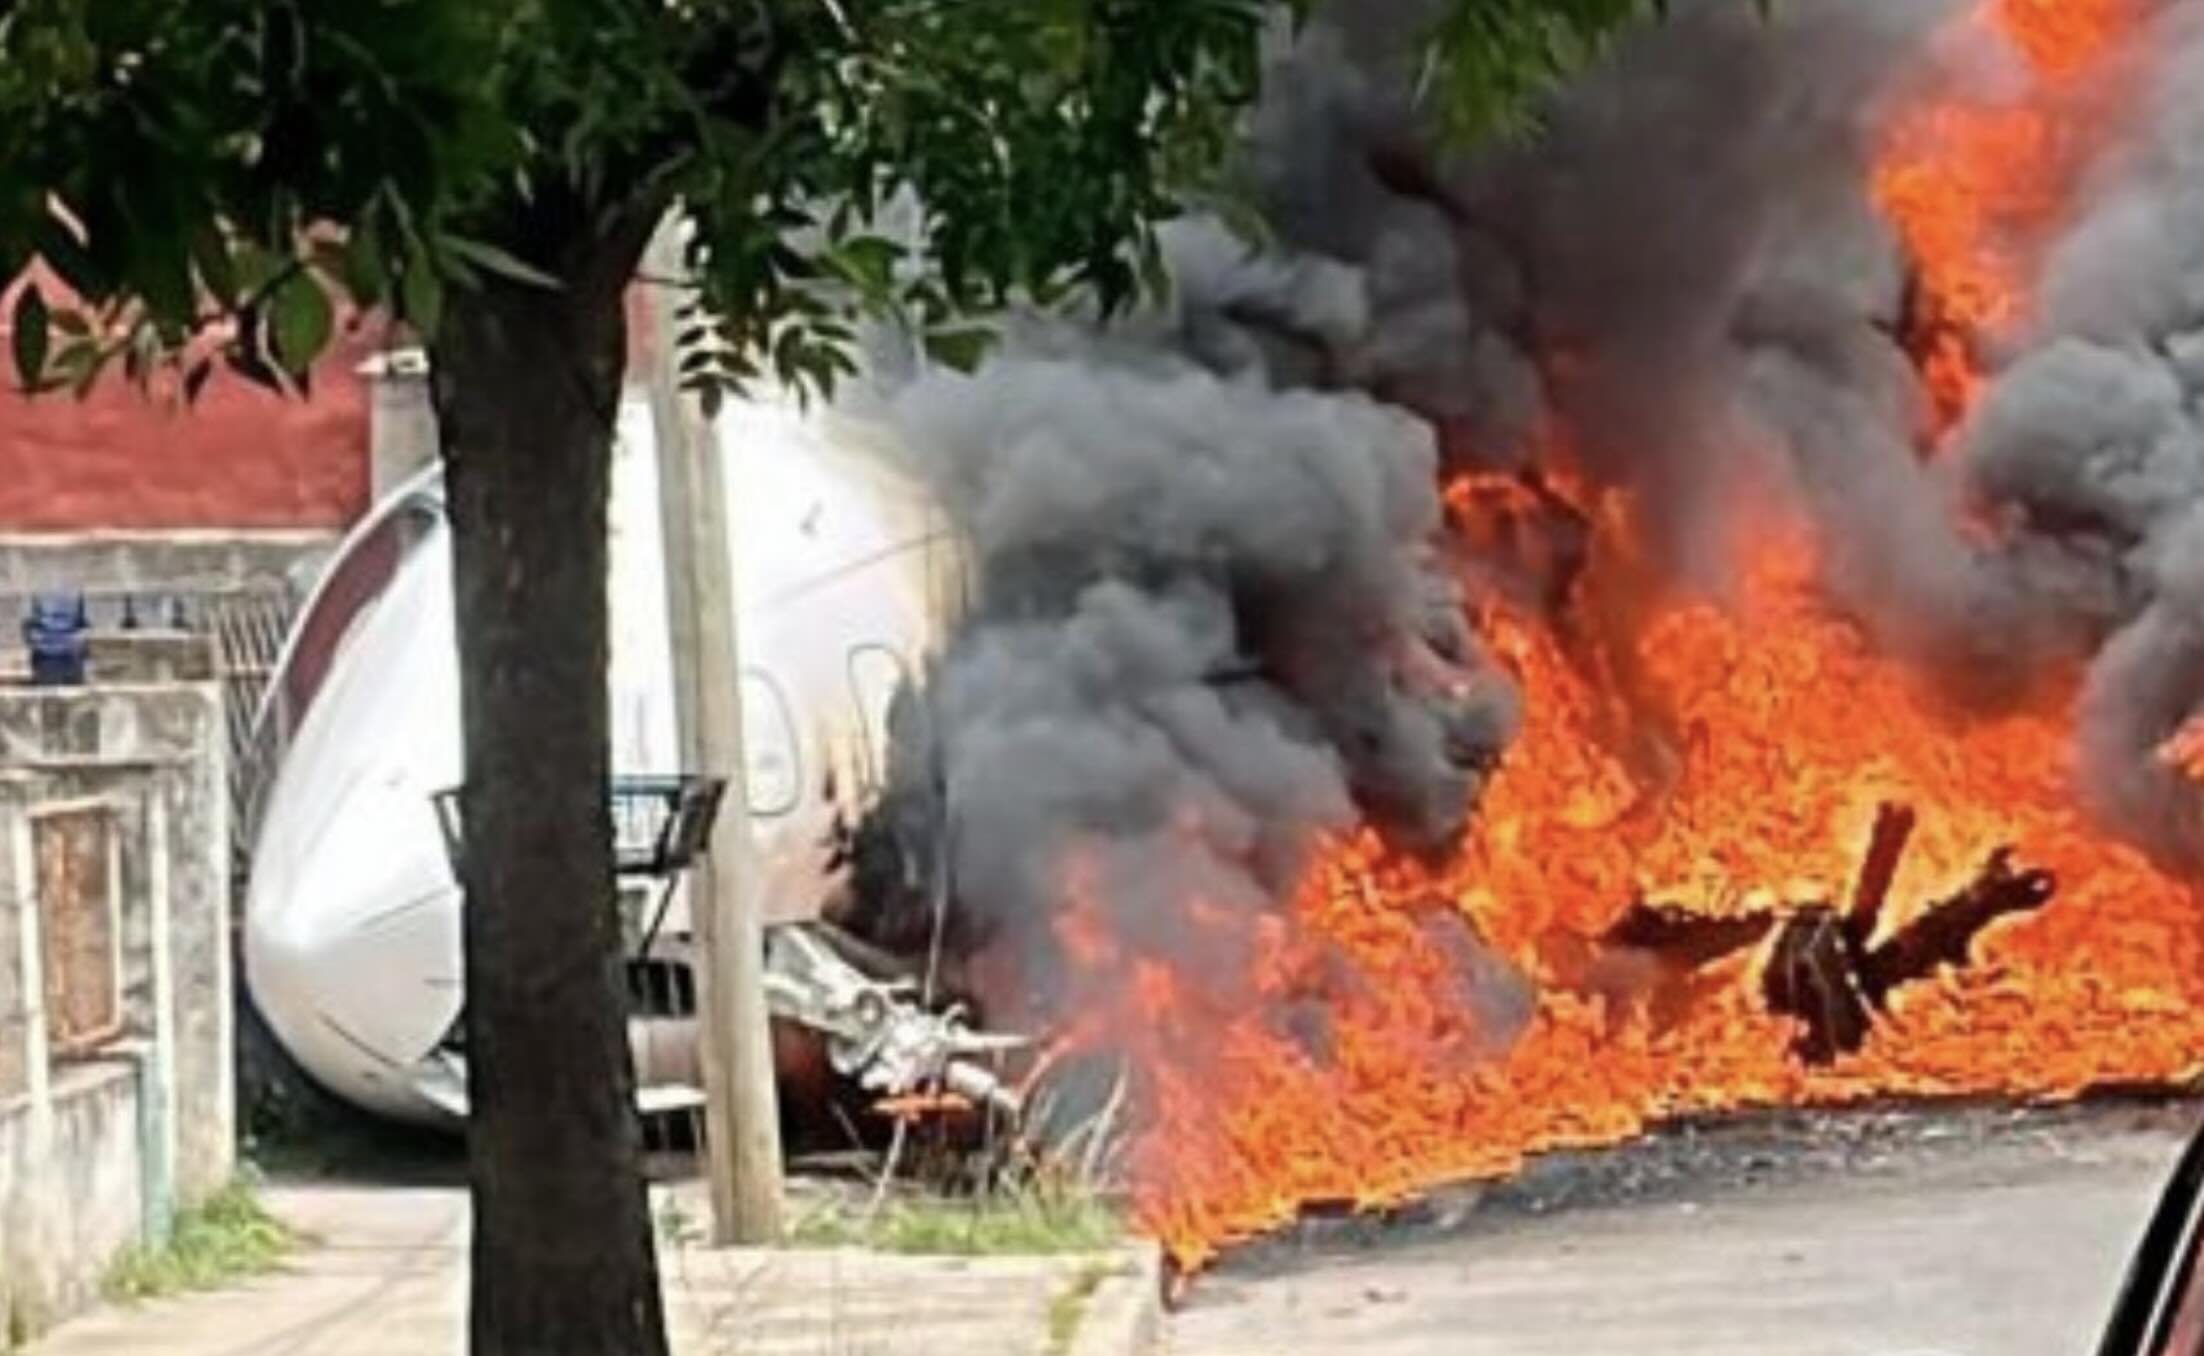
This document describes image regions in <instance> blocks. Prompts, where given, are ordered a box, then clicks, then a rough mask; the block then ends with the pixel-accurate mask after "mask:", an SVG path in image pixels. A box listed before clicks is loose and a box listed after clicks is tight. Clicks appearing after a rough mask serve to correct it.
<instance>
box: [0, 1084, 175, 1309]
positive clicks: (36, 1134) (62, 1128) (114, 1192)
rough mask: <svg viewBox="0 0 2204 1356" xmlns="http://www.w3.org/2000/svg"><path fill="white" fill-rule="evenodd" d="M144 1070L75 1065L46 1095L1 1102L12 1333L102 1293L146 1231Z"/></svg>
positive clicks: (4, 1252)
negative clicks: (111, 1271) (115, 1266)
mask: <svg viewBox="0 0 2204 1356" xmlns="http://www.w3.org/2000/svg"><path fill="white" fill-rule="evenodd" d="M142 1067H143V1066H142V1064H141V1062H140V1061H138V1060H135V1059H106V1060H97V1061H92V1062H88V1063H84V1064H77V1065H72V1066H69V1067H67V1068H64V1069H61V1070H59V1071H57V1074H56V1076H55V1079H54V1081H53V1084H52V1087H51V1091H50V1095H49V1096H48V1097H46V1098H44V1099H39V1100H34V1099H32V1098H29V1097H23V1098H17V1099H15V1100H14V1101H12V1102H10V1103H8V1104H6V1105H5V1106H0V1230H5V1236H4V1238H0V1310H4V1311H5V1315H6V1323H7V1331H8V1333H9V1334H11V1335H12V1336H14V1337H18V1338H20V1337H28V1336H30V1335H33V1334H35V1333H37V1332H40V1331H42V1330H44V1329H45V1328H47V1327H50V1326H51V1325H53V1324H54V1323H57V1322H59V1321H60V1320H61V1319H63V1318H66V1317H68V1316H69V1315H70V1314H73V1313H76V1312H78V1311H80V1310H82V1309H84V1308H86V1307H88V1306H89V1305H91V1304H92V1303H93V1302H95V1301H96V1300H98V1298H99V1285H100V1281H101V1279H102V1277H104V1276H105V1274H106V1272H107V1269H108V1267H109V1266H110V1265H111V1264H112V1263H113V1261H114V1259H115V1258H116V1257H117V1256H118V1255H119V1254H120V1253H121V1252H122V1251H123V1250H124V1249H126V1248H128V1247H130V1246H131V1245H133V1244H135V1243H137V1242H139V1241H140V1240H142V1239H143V1238H144V1237H145V1232H146V1211H145V1177H144V1173H143V1171H142V1168H141V1163H140V1150H139V1138H140V1133H139V1132H140V1125H141V1121H140V1116H141V1107H140V1103H139V1098H140V1095H141V1076H140V1075H141V1069H142Z"/></svg>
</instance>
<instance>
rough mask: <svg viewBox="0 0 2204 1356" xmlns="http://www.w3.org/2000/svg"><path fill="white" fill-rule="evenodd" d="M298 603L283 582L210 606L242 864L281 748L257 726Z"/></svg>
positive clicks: (234, 839) (233, 828)
mask: <svg viewBox="0 0 2204 1356" xmlns="http://www.w3.org/2000/svg"><path fill="white" fill-rule="evenodd" d="M296 607H297V603H296V600H295V598H294V597H293V596H292V594H291V592H290V590H289V589H286V588H282V587H279V586H268V587H262V588H257V589H252V590H249V591H240V592H235V593H229V594H224V595H221V596H219V597H217V598H214V599H212V600H211V601H210V602H209V603H208V605H207V619H208V629H209V630H210V631H211V632H212V634H213V637H214V648H215V674H216V677H217V678H218V679H219V680H220V682H221V684H222V711H223V718H224V722H225V724H226V725H227V733H228V738H229V750H230V759H229V766H230V785H229V792H230V846H231V850H232V852H233V854H234V855H235V856H236V859H237V860H238V861H239V862H240V863H242V862H244V861H245V860H246V859H247V858H248V856H249V855H250V853H251V851H252V844H253V837H254V835H255V834H256V833H257V832H258V831H259V825H260V812H261V809H262V802H263V800H264V799H265V797H266V795H267V790H268V784H269V782H270V781H271V780H273V778H274V776H275V770H276V763H277V761H278V760H279V759H280V758H281V756H282V752H283V750H282V749H281V748H279V747H277V746H276V742H275V741H274V740H272V739H269V738H266V737H264V732H262V731H260V730H258V729H256V728H255V724H256V721H257V719H258V715H259V711H260V704H261V698H262V696H263V694H265V693H266V692H267V690H268V683H269V681H270V679H272V678H273V676H274V674H275V668H276V661H277V660H278V659H280V658H281V657H282V654H283V642H284V638H285V637H286V636H287V635H288V634H289V633H290V629H291V619H292V614H293V612H294V611H295V610H296Z"/></svg>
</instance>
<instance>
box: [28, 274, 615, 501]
mask: <svg viewBox="0 0 2204 1356" xmlns="http://www.w3.org/2000/svg"><path fill="white" fill-rule="evenodd" d="M12 298H13V290H12V289H0V377H5V378H6V379H4V380H0V532H57V531H86V530H96V529H101V528H110V529H138V530H161V529H190V528H210V529H220V528H342V527H345V526H347V525H349V524H350V523H351V522H352V521H353V520H354V519H355V518H357V517H358V516H359V515H360V514H361V513H362V512H363V511H365V510H366V508H367V507H368V497H369V487H370V483H371V471H370V463H369V457H368V446H369V413H368V411H369V392H368V388H367V385H366V383H365V381H364V380H363V379H362V378H361V377H360V376H358V375H357V371H356V369H357V368H358V367H359V365H360V364H361V363H362V362H364V361H365V360H366V359H367V358H368V357H369V356H371V355H372V354H373V353H374V352H375V351H376V348H377V342H376V334H375V331H376V330H377V329H378V328H379V327H377V326H374V325H369V326H366V327H363V329H362V331H361V332H360V333H358V334H356V335H353V336H350V337H347V338H346V339H344V340H342V341H341V342H339V343H338V344H336V345H335V346H334V348H333V350H332V352H331V353H330V354H329V356H328V357H327V358H326V359H325V360H324V361H323V362H322V364H321V365H320V366H319V367H318V368H317V369H316V370H315V373H314V382H313V390H314V394H313V398H312V399H311V400H306V401H298V400H285V399H283V398H281V397H278V396H275V395H272V394H270V393H269V392H267V391H264V390H262V389H260V388H259V387H257V386H254V385H252V384H251V383H250V382H247V381H244V380H243V379H241V378H238V377H235V376H230V375H227V374H222V373H218V374H217V375H216V376H215V377H214V378H213V379H212V380H211V381H209V382H208V383H207V387H206V389H205V390H204V391H202V392H201V393H200V397H199V401H198V403H197V404H196V405H195V406H192V407H191V408H188V409H187V408H183V407H181V406H176V405H172V404H170V403H166V402H164V401H163V400H161V399H159V398H155V399H150V400H149V399H148V398H146V397H145V396H143V395H141V394H139V392H138V391H137V390H136V389H135V388H134V387H132V386H131V385H130V383H129V382H127V381H125V380H123V379H122V377H121V374H120V372H119V371H113V372H110V373H109V375H108V376H107V377H105V378H103V379H102V381H101V383H100V385H99V386H98V387H97V388H96V389H95V390H94V391H93V392H92V394H91V395H90V396H89V397H87V398H86V399H84V400H81V401H80V400H78V399H76V398H75V397H74V396H71V395H69V394H67V393H66V392H64V393H59V394H52V395H44V396H39V397H38V398H36V399H31V398H28V397H26V396H24V395H23V394H22V393H21V392H20V391H19V390H17V389H16V386H15V383H14V381H13V380H12V377H13V373H14V367H13V364H12V362H10V361H8V360H7V359H6V357H5V354H6V352H7V342H8V334H9V326H8V323H7V317H8V316H9V315H10V314H11V313H12ZM654 300H655V298H653V297H651V296H650V295H649V292H648V290H647V289H644V288H640V287H638V288H633V289H630V292H629V296H628V317H629V322H630V324H629V340H630V348H629V366H630V371H631V373H632V374H634V375H636V376H641V375H642V374H643V372H644V365H645V364H646V363H647V361H648V356H649V347H650V345H649V336H650V311H649V309H648V308H649V306H650V305H651V304H652V302H653V301H654Z"/></svg>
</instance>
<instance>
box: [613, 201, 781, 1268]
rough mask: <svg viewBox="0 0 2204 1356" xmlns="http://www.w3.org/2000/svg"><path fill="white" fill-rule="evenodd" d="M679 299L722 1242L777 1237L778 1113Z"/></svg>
mask: <svg viewBox="0 0 2204 1356" xmlns="http://www.w3.org/2000/svg"><path fill="white" fill-rule="evenodd" d="M680 229H681V228H680V217H679V216H678V214H676V215H671V216H668V217H667V219H666V221H665V223H664V224H663V225H661V226H660V227H659V231H658V235H657V238H656V239H654V240H653V241H652V242H651V248H650V252H649V254H648V256H647V257H646V260H645V265H644V267H645V272H646V276H648V277H651V278H654V279H667V278H675V277H679V276H681V274H682V272H683V267H682V263H681V247H680ZM681 302H682V298H681V296H680V295H678V294H677V293H676V292H675V291H674V290H673V289H672V288H670V287H667V286H663V285H660V286H654V287H653V288H652V291H651V305H650V316H651V325H650V330H651V334H650V338H651V352H650V370H651V423H652V426H653V428H654V429H655V431H656V433H657V437H656V443H657V451H658V505H659V518H660V522H661V525H662V527H663V529H664V538H665V562H666V617H667V622H668V625H669V629H670V630H671V632H672V637H673V679H674V707H675V712H676V716H675V719H676V722H677V724H678V727H679V729H680V731H681V756H682V761H683V765H684V770H685V771H691V772H697V773H702V774H704V775H707V776H715V777H725V778H727V780H728V787H727V797H726V800H725V802H724V804H723V805H722V807H721V809H720V817H719V826H718V829H717V831H716V832H715V833H714V835H713V839H712V842H713V849H712V851H711V852H709V853H707V854H705V855H704V857H702V858H701V859H700V860H699V861H698V863H697V865H696V867H695V869H693V870H692V871H691V872H690V873H689V879H688V891H689V919H690V926H691V928H692V929H693V931H694V933H695V936H696V947H697V981H698V983H697V1007H698V1015H699V1018H700V1021H699V1032H698V1035H699V1041H698V1043H699V1045H700V1046H701V1047H702V1053H703V1064H704V1097H705V1113H704V1116H705V1120H704V1135H705V1141H706V1144H707V1147H708V1155H709V1157H708V1162H707V1171H708V1172H709V1174H710V1177H711V1188H712V1241H713V1242H714V1243H716V1244H718V1245H719V1246H721V1247H727V1246H732V1245H738V1244H752V1245H754V1244H762V1243H774V1242H778V1241H779V1239H780V1236H781V1194H782V1192H781V1130H780V1105H779V1100H778V1098H777V1096H776V1090H775V1088H774V1084H773V1040H772V1031H771V1027H770V1024H769V1018H768V1015H767V1011H766V1005H765V982H764V981H765V941H764V934H763V931H762V929H761V927H760V925H759V921H758V919H759V913H758V908H757V898H756V895H755V893H754V891H755V885H754V882H755V880H756V873H755V871H754V870H753V869H752V865H753V864H752V861H751V852H750V846H751V840H750V805H749V797H748V795H747V794H746V788H745V785H744V771H745V769H746V768H747V767H748V765H749V764H748V760H747V758H746V757H745V756H744V753H743V747H742V682H741V673H742V666H741V659H740V650H739V648H738V637H737V636H736V634H735V597H736V594H735V579H734V556H733V553H732V551H731V550H730V549H729V548H730V546H731V544H732V535H731V532H730V530H729V524H728V522H727V492H726V480H725V477H724V475H723V473H722V470H721V466H720V455H719V440H718V438H717V436H716V435H715V433H714V432H713V430H712V428H711V427H710V425H709V424H708V423H707V422H706V421H705V419H704V417H703V415H702V412H701V411H700V410H699V409H698V408H697V405H696V402H695V401H694V400H693V399H691V398H689V397H687V396H685V395H683V394H682V392H681V389H680V380H679V366H680V353H679V352H678V342H677V341H678V325H677V324H676V321H675V317H674V312H675V310H676V308H677V307H678V306H679V305H680V304H681Z"/></svg>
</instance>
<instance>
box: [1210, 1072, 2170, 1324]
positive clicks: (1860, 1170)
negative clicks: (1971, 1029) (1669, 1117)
mask: <svg viewBox="0 0 2204 1356" xmlns="http://www.w3.org/2000/svg"><path fill="white" fill-rule="evenodd" d="M2175 1110H2177V1111H2178V1114H2157V1115H2152V1116H2146V1117H2142V1118H2137V1117H2133V1116H2129V1117H2124V1118H2123V1117H2111V1118H2106V1117H2091V1116H2081V1117H2067V1118H2058V1119H2052V1120H2048V1121H2044V1122H2035V1123H2029V1122H2019V1123H2015V1124H2013V1125H2011V1126H2008V1127H2006V1128H2002V1129H2000V1130H1999V1131H1998V1132H1997V1133H1995V1134H1990V1135H1983V1134H1981V1133H1979V1130H1978V1127H1975V1128H1970V1127H1967V1126H1962V1127H1961V1128H1960V1129H1958V1130H1956V1131H1954V1132H1953V1133H1951V1134H1948V1135H1940V1136H1938V1135H1932V1136H1930V1137H1929V1138H1927V1139H1924V1140H1921V1141H1920V1142H1917V1143H1915V1142H1908V1143H1900V1144H1895V1145H1886V1146H1884V1147H1883V1148H1881V1149H1878V1150H1873V1151H1858V1152H1848V1153H1847V1154H1845V1155H1843V1156H1842V1157H1843V1160H1844V1161H1843V1162H1841V1163H1839V1164H1837V1165H1836V1166H1834V1167H1826V1165H1825V1169H1826V1170H1815V1171H1809V1172H1802V1173H1790V1174H1787V1173H1786V1172H1785V1171H1784V1170H1783V1164H1782V1162H1781V1156H1780V1155H1777V1156H1774V1157H1771V1156H1769V1155H1768V1154H1767V1153H1766V1152H1765V1150H1764V1148H1763V1149H1761V1150H1759V1151H1756V1152H1758V1154H1759V1157H1758V1158H1756V1159H1755V1162H1757V1163H1758V1164H1759V1165H1760V1170H1758V1171H1755V1172H1752V1173H1747V1174H1744V1177H1745V1178H1746V1179H1753V1178H1757V1179H1758V1180H1740V1178H1739V1175H1738V1174H1737V1173H1735V1172H1723V1171H1703V1170H1700V1169H1695V1170H1694V1171H1695V1172H1698V1173H1699V1178H1698V1179H1694V1178H1693V1177H1692V1176H1691V1175H1689V1174H1686V1175H1684V1176H1683V1177H1682V1178H1678V1177H1676V1176H1674V1175H1671V1176H1670V1177H1669V1178H1668V1179H1667V1180H1664V1181H1663V1182H1661V1183H1660V1184H1659V1185H1658V1187H1657V1188H1656V1189H1650V1190H1644V1191H1638V1192H1636V1193H1635V1195H1636V1198H1635V1199H1623V1200H1615V1199H1606V1200H1595V1201H1593V1202H1592V1203H1590V1204H1584V1203H1580V1202H1577V1203H1566V1204H1563V1205H1561V1206H1559V1207H1556V1206H1555V1205H1554V1204H1553V1203H1552V1202H1551V1201H1549V1200H1546V1199H1544V1198H1542V1197H1541V1196H1540V1195H1539V1194H1538V1193H1531V1194H1530V1198H1529V1199H1528V1200H1527V1201H1525V1200H1516V1201H1512V1202H1511V1201H1506V1200H1501V1199H1496V1198H1495V1197H1493V1196H1490V1195H1488V1196H1487V1197H1486V1198H1485V1199H1484V1201H1483V1203H1482V1204H1480V1205H1479V1206H1478V1207H1477V1208H1476V1209H1474V1210H1472V1211H1471V1212H1470V1213H1469V1214H1468V1216H1467V1218H1466V1220H1463V1221H1461V1222H1460V1223H1458V1224H1456V1225H1455V1226H1454V1227H1453V1228H1452V1229H1451V1230H1450V1231H1447V1232H1444V1233H1441V1232H1440V1231H1439V1230H1438V1229H1436V1228H1435V1227H1433V1226H1431V1225H1429V1224H1424V1225H1421V1226H1410V1227H1406V1228H1402V1229H1399V1230H1395V1231H1392V1232H1389V1233H1384V1234H1381V1235H1379V1236H1378V1237H1376V1238H1375V1239H1372V1238H1368V1237H1365V1238H1362V1239H1360V1240H1358V1241H1343V1240H1342V1239H1341V1238H1339V1237H1337V1236H1336V1234H1335V1235H1334V1236H1331V1237H1329V1238H1326V1239H1320V1240H1314V1241H1311V1240H1307V1239H1304V1240H1303V1241H1301V1242H1300V1243H1288V1244H1273V1245H1270V1246H1268V1247H1265V1248H1262V1249H1258V1250H1257V1251H1256V1252H1255V1253H1253V1254H1251V1255H1249V1256H1247V1257H1244V1258H1242V1259H1240V1260H1238V1261H1236V1262H1230V1263H1227V1264H1226V1265H1225V1266H1224V1267H1223V1268H1221V1269H1220V1270H1219V1271H1217V1272H1215V1273H1212V1274H1211V1275H1209V1276H1206V1277H1204V1278H1202V1279H1201V1280H1199V1281H1197V1283H1196V1284H1195V1285H1194V1287H1193V1288H1192V1290H1191V1291H1190V1293H1189V1295H1188V1298H1187V1300H1186V1303H1185V1306H1184V1308H1183V1309H1182V1310H1181V1312H1179V1313H1178V1314H1176V1315H1175V1316H1174V1317H1173V1318H1172V1319H1171V1321H1170V1324H1169V1336H1168V1348H1167V1349H1168V1351H1169V1352H1170V1353H1171V1356H1300V1354H1301V1353H1307V1356H1350V1354H1351V1356H1424V1353H1446V1354H1447V1356H1457V1354H1459V1356H1687V1354H1688V1356H1775V1354H1777V1353H1781V1354H1782V1356H1928V1354H1929V1353H1937V1354H1939V1356H2086V1354H2087V1353H2091V1352H2093V1351H2094V1349H2095V1344H2096V1337H2097V1334H2098V1332H2099V1330H2100V1328H2101V1326H2102V1324H2103V1323H2104V1321H2105V1318H2106V1316H2107V1315H2108V1313H2109V1311H2110V1309H2111V1305H2112V1300H2113V1295H2114V1291H2115V1290H2116V1288H2117V1287H2118V1284H2119V1281H2120V1277H2121V1276H2122V1274H2123V1273H2124V1271H2125V1269H2126V1265H2127V1258H2128V1254H2129V1252H2130V1250H2131V1248H2132V1247H2133V1245H2134V1242H2135V1240H2136V1238H2137V1237H2138V1235H2139V1234H2140V1232H2141V1228H2142V1222H2143V1219H2144V1217H2145V1216H2146V1214H2147V1213H2148V1211H2149V1209H2150V1207H2151V1205H2152V1203H2153V1202H2154V1201H2155V1200H2156V1198H2157V1195H2158V1191H2159V1187H2160V1185H2161V1183H2162V1181H2163V1179H2164V1177H2165V1174H2166V1173H2167V1172H2168V1170H2169V1169H2170V1168H2171V1166H2172V1163H2173V1160H2174V1159H2175V1158H2176V1157H2177V1156H2178V1154H2179V1152H2180V1146H2181V1130H2182V1129H2183V1128H2184V1126H2185V1125H2186V1123H2187V1122H2189V1121H2190V1120H2193V1119H2194V1116H2195V1114H2196V1113H2194V1112H2193V1111H2188V1110H2182V1109H2175ZM2108 1119H2109V1121H2110V1123H2107V1121H2108ZM1807 1133H1809V1134H1811V1133H1814V1132H1811V1131H1809V1132H1807ZM1799 1152H1800V1154H1801V1155H1802V1156H1807V1157H1811V1156H1812V1155H1813V1154H1814V1152H1815V1150H1814V1148H1813V1147H1812V1146H1802V1147H1801V1149H1800V1151H1799ZM1579 1194H1580V1195H1581V1194H1582V1193H1579ZM1606 1194H1607V1195H1609V1196H1610V1197H1612V1196H1617V1195H1619V1196H1624V1197H1628V1196H1631V1195H1632V1194H1633V1193H1632V1192H1630V1191H1620V1192H1608V1193H1606Z"/></svg>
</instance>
